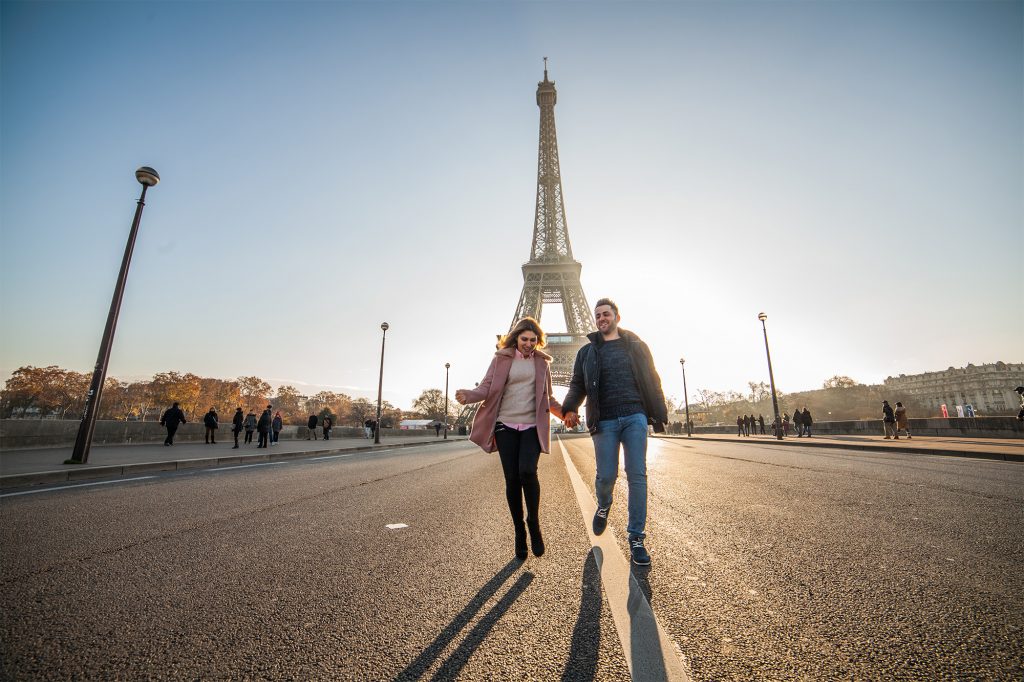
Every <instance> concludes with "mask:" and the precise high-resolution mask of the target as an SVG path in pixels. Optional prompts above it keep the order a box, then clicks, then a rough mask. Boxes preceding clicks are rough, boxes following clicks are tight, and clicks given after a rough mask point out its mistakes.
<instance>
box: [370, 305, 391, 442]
mask: <svg viewBox="0 0 1024 682" xmlns="http://www.w3.org/2000/svg"><path fill="white" fill-rule="evenodd" d="M380 328H381V330H382V331H383V332H384V333H383V334H382V335H381V337H380V379H378V380H377V428H375V429H374V430H373V443H374V445H380V403H381V395H382V391H383V389H384V341H385V340H386V339H387V338H388V323H387V322H382V323H381V325H380Z"/></svg>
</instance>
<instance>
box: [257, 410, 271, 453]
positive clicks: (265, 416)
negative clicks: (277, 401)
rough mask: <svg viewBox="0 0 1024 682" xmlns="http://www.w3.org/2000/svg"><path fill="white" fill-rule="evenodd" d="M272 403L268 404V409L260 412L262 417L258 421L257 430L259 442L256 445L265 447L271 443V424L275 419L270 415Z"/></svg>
mask: <svg viewBox="0 0 1024 682" xmlns="http://www.w3.org/2000/svg"><path fill="white" fill-rule="evenodd" d="M270 410H271V407H270V405H267V407H266V409H264V410H263V412H262V414H260V419H259V421H258V422H256V431H257V432H258V433H259V442H258V443H256V447H258V448H265V447H267V446H268V445H269V444H270V425H271V423H272V422H273V421H274V419H273V417H271V416H270Z"/></svg>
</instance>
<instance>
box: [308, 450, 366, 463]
mask: <svg viewBox="0 0 1024 682" xmlns="http://www.w3.org/2000/svg"><path fill="white" fill-rule="evenodd" d="M356 454H359V453H356V452H350V453H348V454H347V455H329V456H327V457H310V458H309V461H310V462H317V461H320V460H322V459H338V458H339V457H351V456H352V455H356Z"/></svg>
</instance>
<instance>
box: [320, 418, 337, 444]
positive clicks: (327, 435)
mask: <svg viewBox="0 0 1024 682" xmlns="http://www.w3.org/2000/svg"><path fill="white" fill-rule="evenodd" d="M320 427H321V428H322V429H323V431H324V440H330V439H331V429H332V428H334V422H333V421H332V420H331V415H329V414H325V415H324V416H323V419H321V420H320Z"/></svg>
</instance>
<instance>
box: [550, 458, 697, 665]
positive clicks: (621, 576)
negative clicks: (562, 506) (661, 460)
mask: <svg viewBox="0 0 1024 682" xmlns="http://www.w3.org/2000/svg"><path fill="white" fill-rule="evenodd" d="M557 440H558V447H559V448H561V450H562V459H563V460H564V461H565V468H566V470H567V471H568V473H569V479H570V480H571V481H572V487H573V490H574V491H575V492H576V501H577V502H578V503H579V507H580V513H581V514H582V515H583V525H584V527H586V529H587V535H588V536H589V537H590V544H591V546H592V547H593V548H594V549H593V553H594V559H595V560H596V562H597V568H598V570H599V571H600V572H601V582H602V583H603V585H604V593H605V596H606V597H607V598H608V608H609V610H611V612H612V619H613V620H614V621H615V629H616V630H617V631H618V633H619V642H620V643H621V644H622V650H623V651H624V652H625V654H626V663H628V664H629V672H630V675H631V676H632V678H633V679H634V680H674V681H675V680H678V681H683V682H689V680H690V676H689V675H688V674H687V672H686V667H685V666H684V664H683V661H682V658H681V656H682V654H681V652H680V651H679V650H678V648H676V647H675V645H674V643H673V642H672V640H671V639H669V636H668V635H667V634H666V633H665V630H664V628H662V627H661V624H660V623H659V622H658V619H657V617H656V616H655V615H654V611H653V610H652V609H651V605H650V603H648V601H647V597H645V596H644V593H643V590H641V589H640V585H639V584H638V583H637V581H636V578H634V577H633V574H632V572H631V571H630V567H629V562H628V561H627V560H626V559H625V558H624V557H623V556H622V553H621V552H620V551H619V548H618V546H617V545H616V544H615V540H614V539H613V538H612V527H611V526H608V528H607V529H605V532H604V533H602V534H601V535H600V536H597V535H594V531H593V530H592V528H591V522H592V520H593V517H594V512H595V511H597V502H595V501H594V499H593V498H592V497H591V496H590V490H589V489H588V488H587V486H586V484H585V483H584V482H583V478H582V477H581V476H580V472H579V470H577V469H576V465H575V464H573V463H572V460H571V459H570V458H569V453H568V451H567V450H566V449H565V445H564V444H563V443H562V439H561V438H559V439H557Z"/></svg>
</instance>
